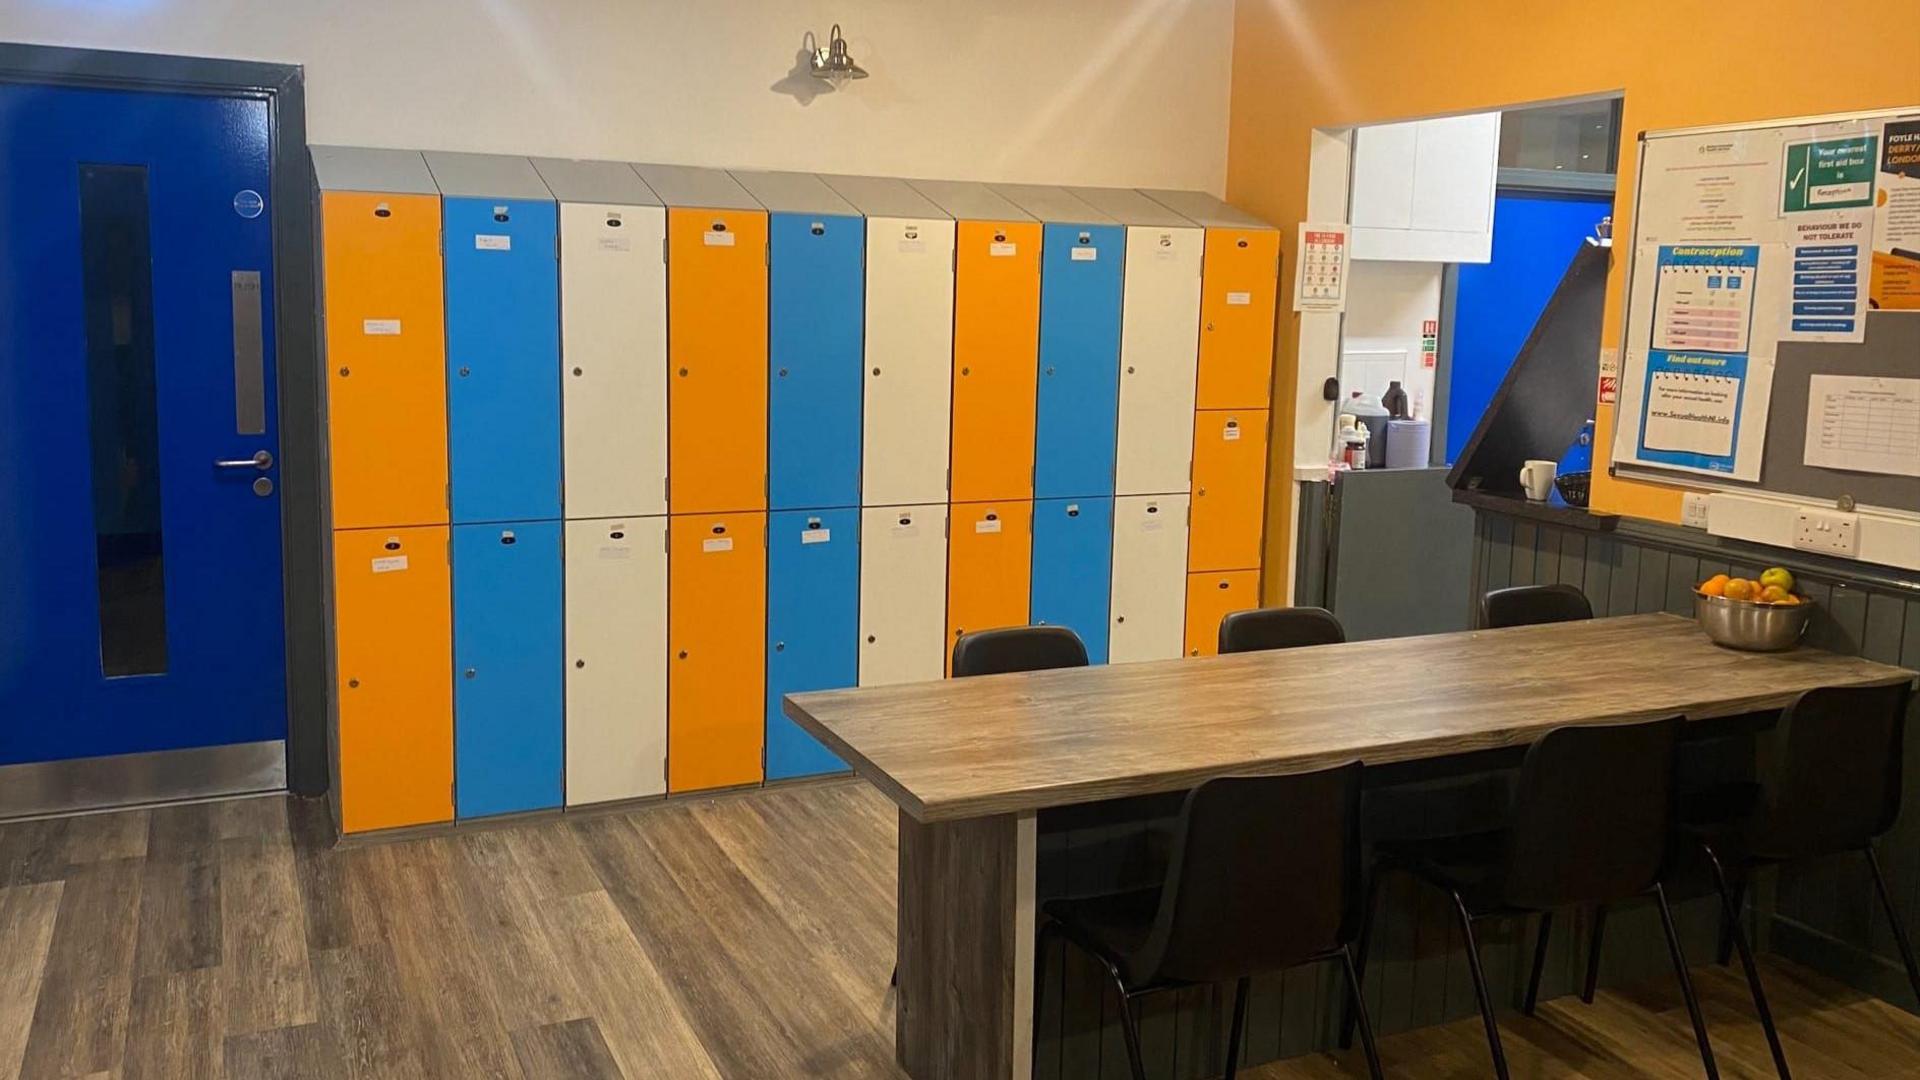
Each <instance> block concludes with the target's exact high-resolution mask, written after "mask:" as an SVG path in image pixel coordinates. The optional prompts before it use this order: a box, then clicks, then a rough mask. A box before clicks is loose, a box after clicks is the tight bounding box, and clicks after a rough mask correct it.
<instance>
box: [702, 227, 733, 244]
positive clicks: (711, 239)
mask: <svg viewBox="0 0 1920 1080" xmlns="http://www.w3.org/2000/svg"><path fill="white" fill-rule="evenodd" d="M700 239H701V241H702V242H703V243H705V244H706V245H707V246H708V247H732V246H733V234H732V233H730V232H714V231H713V230H712V229H708V230H707V232H706V234H705V235H704V236H702V237H701V238H700Z"/></svg>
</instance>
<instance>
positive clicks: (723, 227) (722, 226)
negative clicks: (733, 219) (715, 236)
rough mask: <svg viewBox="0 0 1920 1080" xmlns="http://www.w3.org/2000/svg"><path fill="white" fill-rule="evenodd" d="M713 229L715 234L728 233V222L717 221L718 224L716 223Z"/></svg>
mask: <svg viewBox="0 0 1920 1080" xmlns="http://www.w3.org/2000/svg"><path fill="white" fill-rule="evenodd" d="M712 228H713V231H714V232H726V231H727V223H726V222H724V221H716V222H714V223H713V226H712Z"/></svg>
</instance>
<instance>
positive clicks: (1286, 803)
mask: <svg viewBox="0 0 1920 1080" xmlns="http://www.w3.org/2000/svg"><path fill="white" fill-rule="evenodd" d="M1359 888H1360V763H1359V762H1354V763H1353V764H1351V765H1343V766H1340V767H1338V768H1334V769H1326V770H1323V771H1320V772H1311V773H1301V774H1296V775H1292V776H1249V777H1230V778H1225V779H1219V780H1209V781H1207V782H1206V783H1204V784H1201V785H1200V786H1199V787H1197V788H1195V789H1193V790H1192V791H1190V792H1188V793H1187V798H1186V804H1185V806H1184V807H1183V809H1182V811H1181V817H1180V825H1179V827H1178V828H1177V830H1176V835H1175V840H1174V847H1173V851H1172V853H1171V855H1170V857H1169V860H1168V864H1167V879H1166V884H1165V885H1163V886H1162V887H1161V893H1160V906H1159V910H1158V913H1157V915H1156V916H1155V920H1154V925H1153V929H1152V931H1151V932H1150V933H1149V934H1148V935H1147V939H1146V941H1145V943H1144V944H1143V945H1142V947H1141V948H1140V950H1139V951H1138V952H1137V953H1135V954H1134V956H1133V957H1132V958H1131V962H1130V963H1129V967H1130V968H1131V969H1132V970H1133V971H1134V972H1136V973H1138V974H1139V975H1140V976H1142V977H1143V978H1145V979H1159V978H1172V979H1186V980H1191V981H1194V982H1212V981H1218V980H1225V979H1230V978H1236V977H1238V976H1240V975H1246V974H1252V973H1256V972H1261V971H1276V970H1279V969H1281V968H1285V967H1291V966H1293V965H1294V964H1297V963H1300V962H1301V961H1303V960H1307V959H1310V958H1312V957H1315V956H1318V955H1321V954H1322V953H1326V952H1329V951H1331V950H1333V949H1336V948H1338V947H1340V946H1341V945H1343V944H1345V943H1346V942H1348V941H1350V940H1352V938H1353V937H1354V935H1355V934H1356V933H1357V930H1358V918H1357V916H1358V912H1357V908H1358V904H1357V903H1356V902H1355V901H1356V900H1357V899H1358V896H1359Z"/></svg>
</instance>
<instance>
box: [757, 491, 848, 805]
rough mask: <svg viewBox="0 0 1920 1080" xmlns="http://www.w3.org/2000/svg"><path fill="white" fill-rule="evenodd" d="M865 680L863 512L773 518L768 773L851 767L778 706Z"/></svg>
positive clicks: (779, 776) (783, 775)
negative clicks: (862, 673)
mask: <svg viewBox="0 0 1920 1080" xmlns="http://www.w3.org/2000/svg"><path fill="white" fill-rule="evenodd" d="M859 681H860V511H859V510H857V509H847V510H799V511H784V512H781V513H777V514H772V515H770V516H769V517H768V520H767V779H769V780H785V779H787V778H789V777H795V776H809V775H812V774H814V773H823V772H837V771H839V770H841V769H845V768H846V765H845V764H843V763H842V762H841V761H840V759H839V758H837V757H835V756H834V755H833V752H832V751H830V750H828V749H827V748H826V747H824V746H821V745H820V744H819V743H818V742H816V741H815V740H814V738H813V736H811V735H809V734H807V733H806V732H804V731H802V730H800V728H799V726H798V725H796V724H795V723H794V722H793V721H791V720H789V719H787V718H786V715H785V714H784V713H782V712H781V711H780V698H781V696H782V695H785V694H797V693H799V692H800V691H802V690H834V689H839V688H840V687H845V686H854V685H857V684H858V683H859Z"/></svg>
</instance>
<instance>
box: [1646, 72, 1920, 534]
mask: <svg viewBox="0 0 1920 1080" xmlns="http://www.w3.org/2000/svg"><path fill="white" fill-rule="evenodd" d="M1639 171H1640V175H1639V182H1638V184H1637V187H1636V191H1637V196H1636V199H1637V201H1636V205H1635V209H1634V214H1633V235H1632V237H1631V243H1630V244H1626V245H1621V244H1619V242H1618V241H1616V247H1620V246H1624V247H1625V249H1626V250H1625V252H1624V254H1625V256H1626V257H1627V258H1628V260H1629V271H1628V284H1627V309H1626V320H1625V324H1626V325H1625V339H1624V340H1623V341H1622V343H1621V348H1620V376H1619V382H1618V401H1617V410H1616V414H1615V424H1614V444H1613V463H1614V470H1615V472H1616V473H1617V474H1619V475H1627V476H1639V477H1642V478H1646V479H1654V480H1663V481H1666V482H1669V483H1677V482H1685V483H1688V484H1689V485H1693V486H1704V487H1715V488H1720V489H1723V490H1734V491H1742V490H1745V491H1764V492H1771V493H1774V494H1779V495H1785V496H1795V497H1800V498H1805V499H1808V500H1813V501H1822V502H1832V501H1836V500H1839V499H1841V498H1842V497H1851V498H1852V499H1853V500H1854V501H1855V502H1856V503H1858V504H1859V505H1862V506H1871V507H1880V508H1885V509H1892V510H1900V511H1908V512H1913V511H1917V510H1920V105H1916V106H1914V107H1912V108H1906V109H1895V110H1881V111H1875V112H1863V113H1858V114H1835V115H1830V116H1821V117H1809V118H1799V119H1793V120H1782V121H1767V122H1761V123H1755V124H1741V125H1732V126H1725V127H1714V128H1689V129H1685V130H1676V131H1661V132H1648V133H1644V134H1642V135H1641V137H1640V155H1639Z"/></svg>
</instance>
